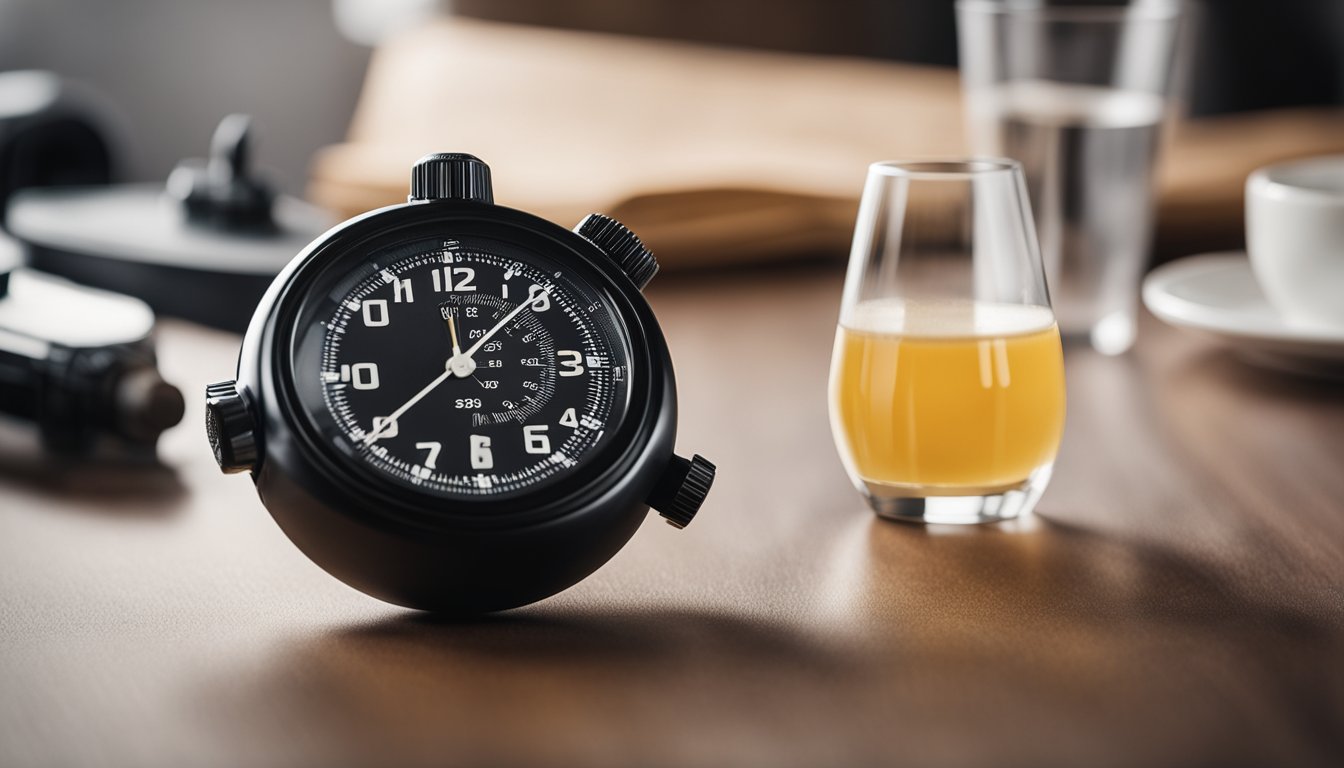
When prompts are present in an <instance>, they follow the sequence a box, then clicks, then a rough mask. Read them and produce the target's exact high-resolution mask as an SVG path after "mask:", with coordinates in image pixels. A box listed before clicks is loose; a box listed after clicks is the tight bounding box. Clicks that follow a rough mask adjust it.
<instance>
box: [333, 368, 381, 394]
mask: <svg viewBox="0 0 1344 768" xmlns="http://www.w3.org/2000/svg"><path fill="white" fill-rule="evenodd" d="M341 381H348V382H350V385H351V386H353V387H354V388H355V389H377V388H378V364H377V363H355V364H354V365H342V366H341Z"/></svg>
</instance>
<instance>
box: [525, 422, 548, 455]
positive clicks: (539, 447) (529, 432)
mask: <svg viewBox="0 0 1344 768" xmlns="http://www.w3.org/2000/svg"><path fill="white" fill-rule="evenodd" d="M548 429H550V427H549V426H548V425H546V424H533V425H531V426H527V427H523V449H524V450H526V451H527V452H528V453H550V452H551V439H550V438H549V437H547V436H546V430H548Z"/></svg>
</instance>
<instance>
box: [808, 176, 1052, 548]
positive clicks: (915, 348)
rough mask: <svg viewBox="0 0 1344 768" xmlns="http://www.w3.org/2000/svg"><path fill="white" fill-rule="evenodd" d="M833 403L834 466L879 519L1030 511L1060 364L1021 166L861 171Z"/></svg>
mask: <svg viewBox="0 0 1344 768" xmlns="http://www.w3.org/2000/svg"><path fill="white" fill-rule="evenodd" d="M830 408H831V430H832V432H833V434H834V436H835V443H836V447H837V448H838V449H839V452H840V457H841V460H842V461H843V462H844V465H845V469H846V470H847V471H848V472H849V475H850V478H851V479H852V480H853V481H854V485H855V486H856V487H857V488H858V490H859V493H861V494H862V495H863V496H864V498H865V499H867V501H868V504H869V505H870V506H871V507H872V508H873V509H874V510H875V511H876V512H877V514H879V515H881V516H883V517H887V518H893V519H897V520H910V521H918V522H927V523H980V522H990V521H996V520H1005V519H1009V518H1013V517H1017V516H1018V515H1021V514H1024V513H1026V512H1028V511H1030V510H1031V508H1032V507H1033V506H1035V504H1036V501H1037V499H1039V498H1040V495H1041V493H1042V492H1043V491H1044V490H1045V486H1046V483H1047V482H1049V479H1050V469H1051V466H1052V463H1053V462H1054V458H1055V453H1056V451H1057V450H1058V448H1059V441H1060V437H1061V435H1062V433H1063V429H1064V359H1063V351H1062V349H1061V346H1060V336H1059V329H1058V328H1057V327H1056V325H1055V317H1054V313H1053V312H1052V310H1051V308H1050V298H1049V295H1048V294H1047V292H1046V285H1045V276H1044V272H1043V269H1042V265H1041V255H1040V250H1039V248H1038V246H1037V244H1036V233H1035V229H1034V226H1033V224H1032V220H1031V209H1030V204H1029V202H1028V198H1027V191H1026V187H1025V185H1024V183H1023V179H1022V169H1021V166H1020V165H1019V164H1018V163H1017V162H1015V161H1013V160H1007V159H969V160H939V161H921V162H886V163H875V164H873V165H872V166H870V167H869V169H868V181H867V184H866V186H865V187H864V190H863V200H862V202H861V203H860V205H859V216H858V222H857V224H856V225H855V227H854V244H853V248H852V250H851V252H850V257H849V272H848V274H847V277H846V279H845V292H844V298H843V300H842V303H841V307H840V322H839V326H838V328H837V330H836V336H835V351H834V355H833V357H832V361H831V380H830Z"/></svg>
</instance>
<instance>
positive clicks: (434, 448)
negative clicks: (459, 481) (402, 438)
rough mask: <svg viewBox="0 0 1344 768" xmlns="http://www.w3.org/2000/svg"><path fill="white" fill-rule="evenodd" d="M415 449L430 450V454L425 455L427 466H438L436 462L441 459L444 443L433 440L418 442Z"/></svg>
mask: <svg viewBox="0 0 1344 768" xmlns="http://www.w3.org/2000/svg"><path fill="white" fill-rule="evenodd" d="M415 450H417V451H429V455H428V456H426V457H425V466H426V467H428V468H430V469H437V468H438V467H437V466H435V464H434V462H436V461H438V460H439V451H441V450H443V445H442V444H441V443H436V442H433V441H430V442H427V443H416V444H415Z"/></svg>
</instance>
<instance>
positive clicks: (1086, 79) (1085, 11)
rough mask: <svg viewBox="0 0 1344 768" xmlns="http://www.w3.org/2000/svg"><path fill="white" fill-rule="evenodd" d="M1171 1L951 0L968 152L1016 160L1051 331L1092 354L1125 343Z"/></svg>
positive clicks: (1159, 119) (1143, 240) (1145, 244)
mask: <svg viewBox="0 0 1344 768" xmlns="http://www.w3.org/2000/svg"><path fill="white" fill-rule="evenodd" d="M1180 18H1181V8H1180V5H1179V3H1178V1H1177V0H1136V2H1133V3H1130V4H1128V5H1118V6H1117V5H1111V6H1097V5H1091V6H1078V5H1043V4H1041V3H1038V2H1031V3H1027V2H1014V1H1013V0H1008V1H1006V2H994V1H993V0H960V1H959V2H958V3H957V29H958V37H959V42H960V49H961V76H962V87H963V89H964V95H965V103H966V111H967V118H968V120H967V125H968V128H969V131H970V140H971V146H972V148H973V151H975V152H981V153H991V154H996V155H1003V156H1006V157H1011V158H1014V159H1016V160H1018V161H1019V162H1021V163H1022V167H1023V169H1024V171H1025V172H1026V177H1027V188H1028V190H1029V191H1030V192H1031V205H1032V209H1033V210H1035V212H1036V230H1037V232H1038V233H1039V236H1040V240H1041V250H1042V253H1043V255H1044V258H1045V265H1046V273H1047V275H1048V277H1049V282H1050V290H1051V294H1052V297H1053V299H1054V303H1055V313H1056V315H1057V317H1058V318H1059V326H1060V329H1061V330H1062V331H1063V333H1064V335H1065V336H1066V337H1070V336H1073V337H1082V338H1085V339H1088V340H1090V341H1091V343H1092V346H1093V347H1095V348H1096V349H1097V350H1098V351H1100V352H1103V353H1105V354H1119V353H1121V352H1124V351H1125V350H1127V349H1129V347H1130V345H1131V344H1133V342H1134V335H1135V327H1136V326H1135V318H1136V312H1137V306H1138V292H1139V280H1140V278H1141V277H1142V275H1143V270H1144V266H1145V264H1146V263H1147V259H1148V249H1149V244H1150V241H1151V238H1152V221H1153V185H1154V170H1155V167H1156V160H1157V152H1158V145H1159V140H1160V135H1161V133H1162V131H1161V126H1162V124H1163V122H1164V121H1165V120H1166V118H1167V115H1168V114H1169V112H1170V111H1171V110H1170V109H1169V103H1170V99H1169V95H1170V92H1171V83H1172V79H1173V78H1172V73H1173V69H1174V65H1173V62H1174V58H1175V54H1176V40H1177V36H1178V33H1179V26H1180Z"/></svg>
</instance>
